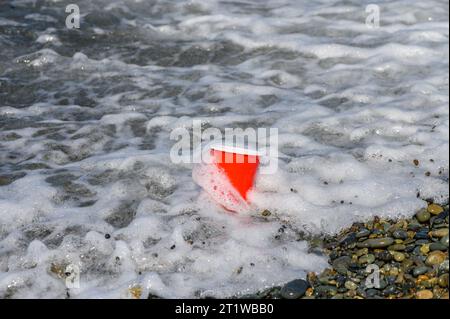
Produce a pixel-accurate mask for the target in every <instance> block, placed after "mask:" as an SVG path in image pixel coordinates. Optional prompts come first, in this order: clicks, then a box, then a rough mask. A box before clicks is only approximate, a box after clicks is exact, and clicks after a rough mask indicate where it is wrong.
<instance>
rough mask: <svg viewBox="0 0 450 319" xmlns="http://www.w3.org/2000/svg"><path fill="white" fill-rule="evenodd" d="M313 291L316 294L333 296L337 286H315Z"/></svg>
mask: <svg viewBox="0 0 450 319" xmlns="http://www.w3.org/2000/svg"><path fill="white" fill-rule="evenodd" d="M315 292H316V294H318V295H325V296H326V295H329V296H334V295H336V294H337V288H336V287H334V286H318V287H316V289H315Z"/></svg>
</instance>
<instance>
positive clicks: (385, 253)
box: [375, 250, 392, 262]
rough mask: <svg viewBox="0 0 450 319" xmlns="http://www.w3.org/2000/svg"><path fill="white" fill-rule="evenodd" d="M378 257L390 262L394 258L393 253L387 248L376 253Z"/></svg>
mask: <svg viewBox="0 0 450 319" xmlns="http://www.w3.org/2000/svg"><path fill="white" fill-rule="evenodd" d="M375 256H376V257H377V259H379V260H382V261H384V262H389V261H391V260H392V254H391V253H390V252H388V251H386V250H383V251H381V252H377V253H375Z"/></svg>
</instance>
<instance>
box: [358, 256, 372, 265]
mask: <svg viewBox="0 0 450 319" xmlns="http://www.w3.org/2000/svg"><path fill="white" fill-rule="evenodd" d="M374 261H375V256H374V255H372V254H367V255H364V256H361V257H360V258H359V259H358V263H360V264H361V265H366V264H367V265H369V264H372V263H373V262H374Z"/></svg>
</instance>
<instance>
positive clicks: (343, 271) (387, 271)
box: [245, 203, 449, 299]
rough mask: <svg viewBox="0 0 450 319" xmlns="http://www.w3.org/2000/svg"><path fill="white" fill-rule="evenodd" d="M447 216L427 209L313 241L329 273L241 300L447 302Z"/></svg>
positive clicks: (440, 208)
mask: <svg viewBox="0 0 450 319" xmlns="http://www.w3.org/2000/svg"><path fill="white" fill-rule="evenodd" d="M448 215H449V206H448V205H446V206H440V205H436V204H432V203H430V204H429V205H428V207H427V208H426V209H422V210H420V211H418V212H417V213H416V214H415V215H414V217H412V218H410V219H400V220H388V219H380V218H378V217H375V218H374V219H373V220H370V221H368V222H366V223H355V224H353V225H352V227H350V228H348V229H345V230H343V231H342V232H341V233H340V234H339V235H337V236H335V237H326V238H324V239H319V238H316V239H315V240H314V239H312V240H311V249H312V250H315V251H316V252H317V253H323V254H326V255H327V256H328V258H329V259H328V260H329V267H328V268H326V269H325V270H324V271H323V272H321V273H315V272H310V273H308V276H307V278H306V279H305V280H303V279H296V280H293V281H291V282H289V283H287V284H286V285H284V286H280V287H275V288H271V289H268V290H265V291H262V292H260V293H259V294H256V295H254V296H246V297H245V298H282V299H321V298H332V299H433V298H435V299H449V277H448V276H449V259H448V244H449V237H448V236H449V224H448V220H449V216H448ZM375 269H376V270H375ZM374 270H375V271H378V276H379V277H377V279H376V280H378V279H379V282H377V283H376V284H375V282H374V278H375V277H374V276H373V274H374ZM369 276H372V277H370V278H368V277H369Z"/></svg>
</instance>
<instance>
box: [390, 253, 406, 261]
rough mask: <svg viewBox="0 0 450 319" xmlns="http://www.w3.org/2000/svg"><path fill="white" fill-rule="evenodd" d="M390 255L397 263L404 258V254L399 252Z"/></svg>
mask: <svg viewBox="0 0 450 319" xmlns="http://www.w3.org/2000/svg"><path fill="white" fill-rule="evenodd" d="M392 255H393V256H394V260H395V261H397V262H402V261H403V260H405V257H406V256H405V254H403V253H399V252H394V253H393V254H392Z"/></svg>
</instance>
